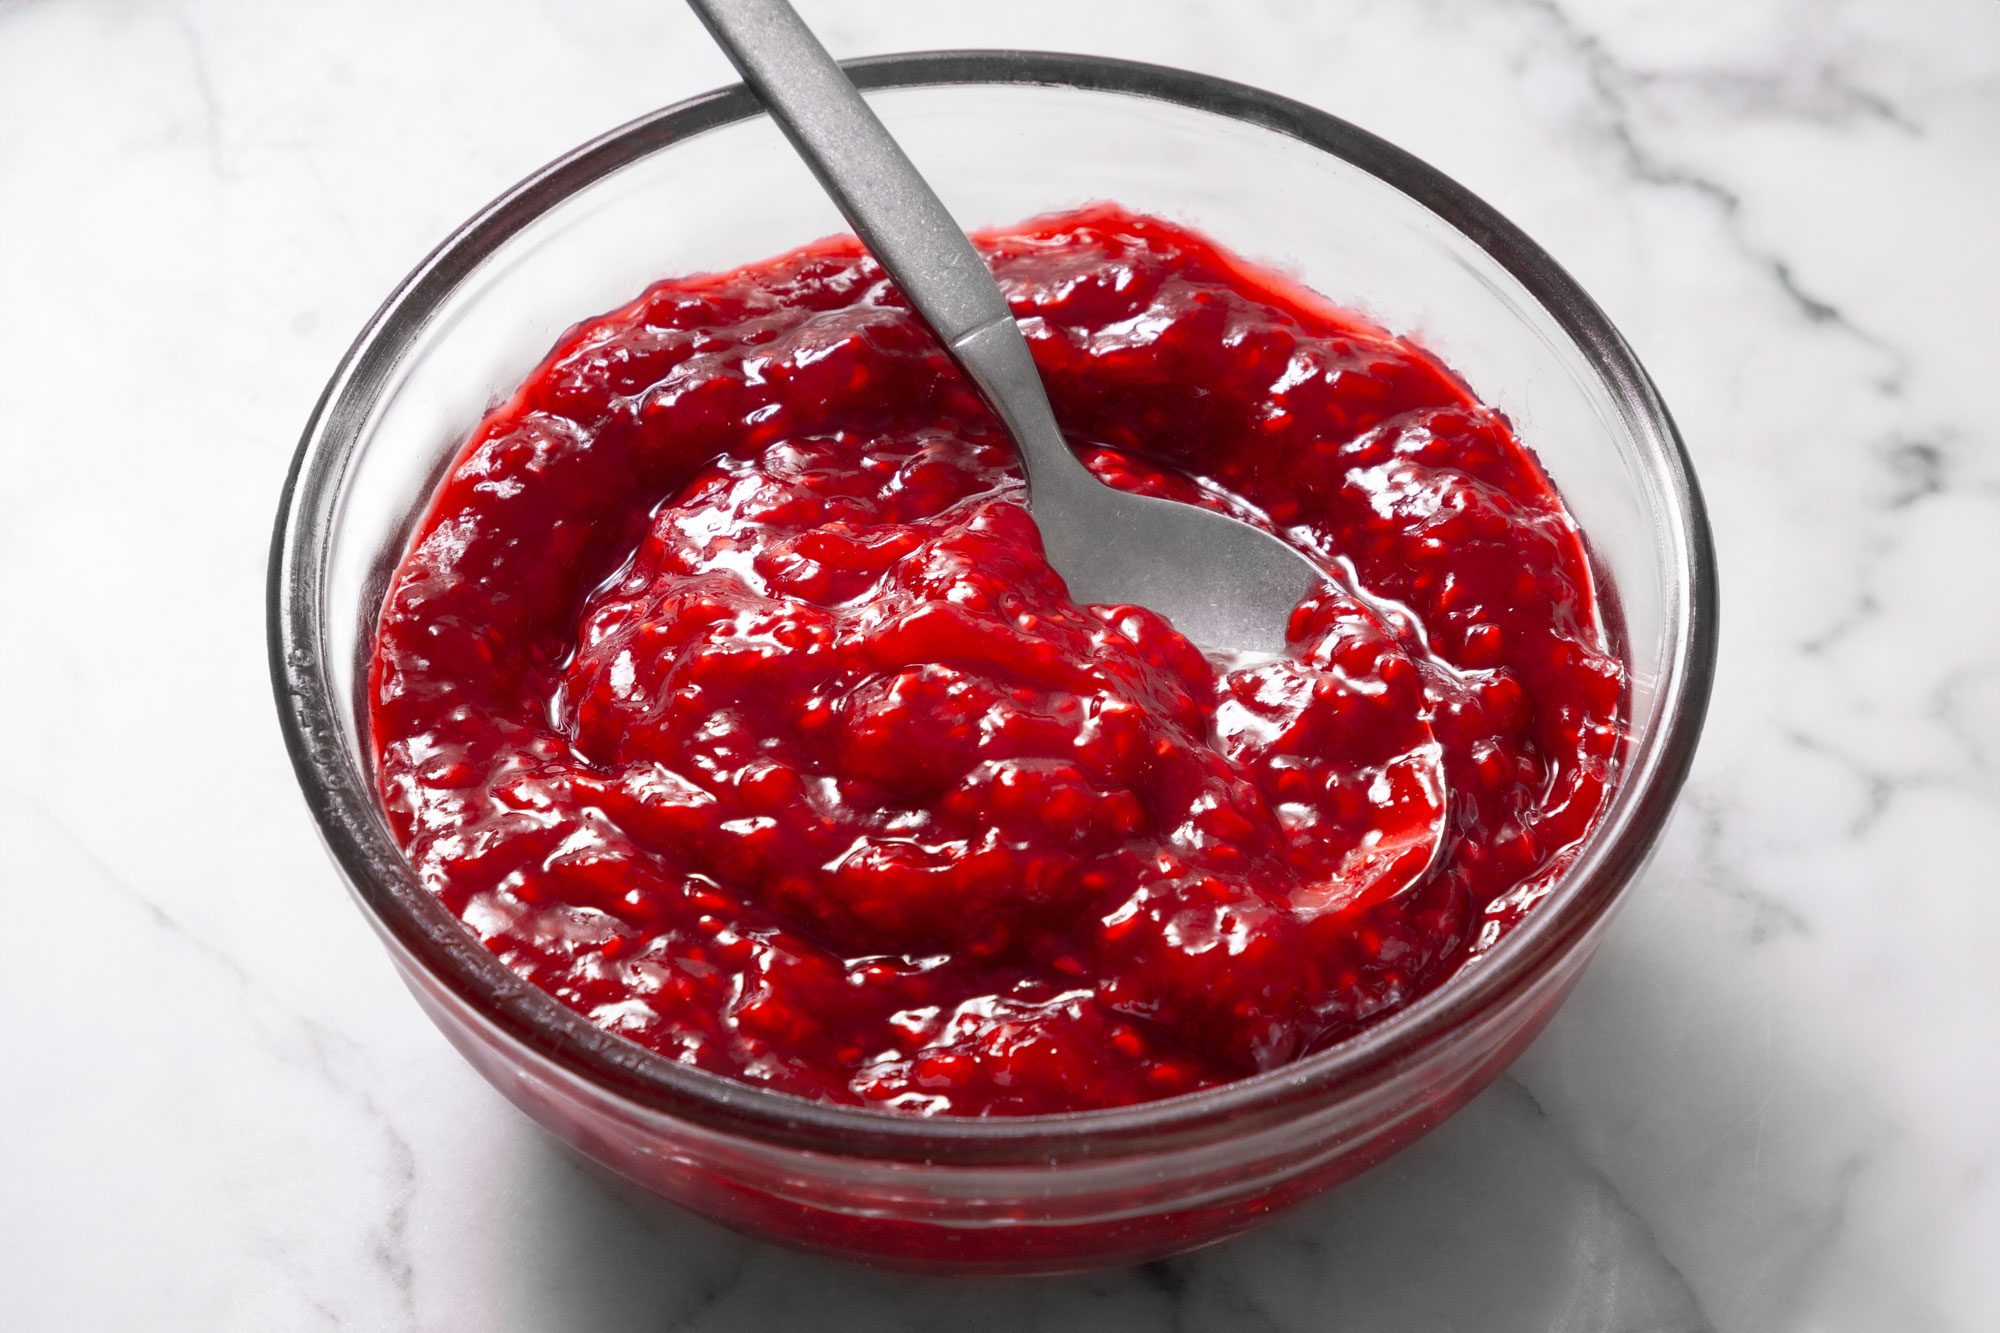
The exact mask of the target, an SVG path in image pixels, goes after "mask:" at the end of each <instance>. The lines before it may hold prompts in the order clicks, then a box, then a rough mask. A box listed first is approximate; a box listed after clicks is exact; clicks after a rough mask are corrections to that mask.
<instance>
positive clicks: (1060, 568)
mask: <svg viewBox="0 0 2000 1333" xmlns="http://www.w3.org/2000/svg"><path fill="white" fill-rule="evenodd" d="M688 3H689V4H690V6H691V7H692V8H693V9H694V11H695V13H696V14H697V15H698V16H700V18H701V21H702V22H703V23H704V24H705V25H706V26H707V28H708V31H709V34H710V35H711V36H712V37H714V38H715V41H716V44H717V45H719V46H720V47H721V48H722V49H723V51H724V52H725V53H726V54H727V55H728V56H729V59H730V61H731V62H732V63H733V64H734V65H735V66H736V68H737V69H738V70H739V71H740V72H741V73H742V75H743V78H744V81H745V82H747V83H748V84H749V85H750V87H751V88H752V89H754V90H755V91H756V93H757V95H758V96H759V97H760V98H762V99H763V101H764V105H765V106H766V107H767V108H769V110H770V112H771V116H772V118H773V119H775V120H776V121H777V122H778V125H779V127H780V128H781V129H783V130H784V132H785V137H786V138H788V139H790V140H791V142H792V146H793V147H794V148H796V149H797V150H798V153H799V156H800V157H802V158H804V159H805V162H806V165H807V166H808V167H810V168H812V172H813V175H815V176H817V177H818V178H819V182H820V184H821V185H822V186H823V187H825V189H826V192H827V193H828V194H829V195H831V196H832V197H833V201H834V203H835V204H836V205H838V206H839V208H840V211H841V212H842V213H843V214H844V215H846V218H847V221H848V223H849V224H850V225H851V226H852V227H853V228H854V230H855V233H856V234H857V235H859V236H860V237H861V240H862V242H863V243H864V244H865V245H867V247H868V249H869V251H870V253H872V254H873V255H874V256H875V258H876V260H877V261H878V262H879V263H880V264H881V265H882V267H883V268H884V269H885V270H887V271H888V273H889V276H890V277H892V278H894V279H895V280H896V285H897V286H898V287H900V288H902V291H903V294H904V295H905V296H907V297H908V298H909V300H910V304H911V305H913V306H915V307H916V309H917V313H918V314H919V315H921V316H923V318H924V321H925V322H926V323H928V324H929V325H930V327H931V330H932V331H933V332H934V333H936V334H937V336H938V338H939V340H940V341H942V342H943V343H944V345H945V347H946V348H947V349H949V350H950V352H951V354H952V356H953V357H954V358H955V359H956V360H957V362H958V364H959V365H960V366H961V367H962V368H963V369H964V370H965V373H966V374H967V375H968V376H970V377H971V379H972V382H973V383H974V384H975V385H977V386H978V388H979V391H980V393H981V394H983V395H984V396H985V398H986V401H987V403H988V405H990V406H991V407H992V409H993V411H994V413H995V414H996V415H997V416H998V417H999V418H1000V420H1001V422H1002V423H1004V424H1005V425H1006V427H1007V430H1008V432H1009V433H1010V434H1011V435H1012V436H1013V437H1014V445H1015V448H1016V449H1018V450H1019V451H1020V455H1021V463H1022V466H1023V468H1024V469H1025V470H1026V472H1027V476H1028V500H1029V508H1030V511H1031V512H1032V513H1033V514H1034V517H1035V523H1036V525H1037V526H1038V527H1040V529H1041V533H1042V547H1043V549H1044V551H1045V552H1046V553H1047V555H1048V558H1049V563H1050V564H1051V565H1053V566H1055V569H1056V572H1057V573H1059V574H1061V575H1062V576H1063V580H1064V582H1066V583H1067V584H1068V585H1069V592H1070V596H1072V597H1074V598H1075V599H1076V600H1077V601H1079V602H1086V603H1088V602H1098V603H1117V604H1123V603H1132V604H1136V605H1139V606H1144V607H1147V608H1149V609H1151V610H1153V611H1157V612H1158V613H1160V614H1161V615H1163V616H1165V617H1166V618H1167V619H1168V620H1169V621H1171V622H1172V623H1173V625H1174V627H1175V628H1177V629H1178V630H1180V632H1181V633H1183V634H1185V635H1187V637H1188V638H1190V639H1192V640H1194V641H1195V642H1196V643H1198V644H1200V645H1201V646H1202V647H1204V648H1208V649H1215V650H1221V651H1225V652H1239V653H1240V652H1258V653H1280V652H1283V651H1284V648H1285V623H1286V621H1287V620H1288V619H1289V618H1290V615H1291V611H1292V608H1293V607H1294V606H1295V605H1296V604H1297V603H1298V601H1299V599H1300V598H1302V597H1304V596H1305V595H1306V593H1307V592H1308V591H1309V590H1310V589H1312V588H1314V587H1317V586H1318V585H1319V584H1320V583H1322V582H1324V581H1325V579H1326V575H1325V574H1324V573H1323V572H1322V571H1321V570H1320V568H1319V567H1318V566H1317V565H1315V564H1314V563H1313V562H1312V561H1311V560H1310V559H1309V558H1308V557H1307V556H1306V555H1305V554H1304V553H1303V552H1301V551H1299V550H1297V549H1296V548H1294V547H1292V546H1290V545H1288V544H1286V543H1285V542H1283V541H1281V540H1279V539H1278V538H1277V537H1274V536H1272V535H1271V534H1270V533H1268V532H1265V531H1264V530H1263V529H1261V528H1257V527H1253V526H1251V525H1250V524H1248V523H1245V522H1243V521H1241V520H1239V519H1235V518H1230V517H1228V516H1227V515H1224V514H1219V513H1216V512H1214V511H1213V510H1209V509H1202V508H1198V507H1196V506H1194V505H1188V504H1180V503H1178V502H1175V501H1172V500H1159V499H1154V498H1151V497H1149V496H1140V495H1130V494H1127V493H1125V492H1123V491H1118V490H1114V489H1112V488H1111V487H1109V486H1106V485H1105V484H1104V483H1102V482H1100V481H1098V480H1097V478H1096V477H1095V476H1093V475H1092V474H1091V472H1090V470H1089V469H1088V468H1086V467H1085V466H1084V465H1083V464H1082V463H1080V462H1078V461H1077V458H1076V456H1075V455H1074V454H1072V453H1071V452H1070V451H1069V446H1068V445H1067V444H1066V443H1065V442H1064V440H1063V435H1062V430H1061V429H1060V428H1059V427H1058V426H1057V425H1056V419H1055V415H1054V413H1052V412H1051V411H1050V410H1049V400H1048V395H1047V393H1046V392H1045V391H1044V390H1043V387H1042V379H1041V375H1040V374H1039V373H1038V372H1037V371H1036V369H1035V363H1034V360H1033V358H1032V357H1031V356H1030V355H1029V353H1028V344H1027V342H1026V340H1025V339H1023V338H1022V336H1021V330H1020V328H1019V326H1018V325H1016V324H1015V323H1014V316H1013V314H1012V313H1011V312H1010V311H1009V310H1008V308H1007V299H1006V297H1004V296H1003V295H1001V293H1000V288H999V286H998V284H996V283H995V282H994V281H993V275H992V274H991V273H989V272H988V271H987V269H986V264H985V262H984V261H983V260H981V259H980V257H979V255H978V253H977V252H976V251H974V250H973V248H972V243H971V242H970V241H968V240H966V238H965V233H964V232H963V231H962V230H960V228H959V226H958V223H957V222H955V221H953V220H952V216H951V214H950V213H949V212H948V211H946V209H945V206H944V204H943V202H942V201H940V200H939V199H938V197H937V194H936V192H935V191H933V190H932V189H931V187H930V185H929V184H928V183H927V182H926V181H925V180H924V178H923V177H922V176H921V175H919V174H918V173H917V169H916V167H915V166H913V165H911V162H910V159H909V158H908V157H906V156H905V155H904V153H903V150H902V149H901V148H900V147H899V146H897V143H896V141H895V140H894V139H893V138H891V137H890V136H889V131H888V130H887V129H885V128H884V127H883V125H882V122H881V121H880V120H878V119H877V118H876V116H875V113H874V112H873V111H871V110H869V109H868V104H867V103H866V102H864V101H862V100H861V94H860V93H859V92H857V91H856V90H855V87H854V85H853V84H852V83H851V82H849V81H848V78H847V75H846V74H845V73H843V72H842V71H841V68H840V66H839V65H837V64H835V63H834V61H833V58H832V57H831V56H829V55H828V54H827V53H826V48H825V47H823V46H821V45H820V43H819V39H818V38H816V37H814V36H813V34H812V30H811V29H810V28H808V27H806V25H805V21H804V20H802V19H801V18H800V17H799V16H798V13H797V11H795V10H794V9H793V8H792V7H791V5H789V4H788V3H786V0H688Z"/></svg>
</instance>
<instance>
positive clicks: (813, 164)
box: [688, 0, 1095, 498]
mask: <svg viewBox="0 0 2000 1333" xmlns="http://www.w3.org/2000/svg"><path fill="white" fill-rule="evenodd" d="M688 5H689V7H690V8H692V9H693V10H694V12H695V14H696V15H697V16H698V17H699V18H700V19H701V21H702V23H703V24H704V25H705V26H706V27H707V28H708V31H709V35H710V36H711V37H713V38H714V39H715V42H716V45H718V46H720V47H721V48H722V50H723V52H724V54H726V55H727V56H728V57H729V59H730V62H731V63H732V64H734V65H735V66H736V68H737V70H738V72H739V73H741V74H742V75H743V79H744V81H745V82H746V83H748V84H749V85H750V87H751V88H752V90H754V91H755V92H756V94H757V96H758V97H759V98H761V99H762V100H763V102H764V105H765V107H766V108H767V109H768V110H769V111H770V113H771V117H772V119H774V120H776V121H777V122H778V127H779V128H780V129H782V130H783V131H784V132H785V137H786V138H787V139H789V140H791V143H792V147H793V148H795V149H797V150H798V154H799V156H800V157H802V158H804V159H805V163H806V165H807V166H808V167H810V168H811V169H812V173H813V175H815V176H817V177H818V178H819V182H820V184H821V185H822V186H823V187H825V189H826V192H827V194H828V195H830V196H832V198H833V202H834V203H835V205H837V206H838V207H839V209H840V211H841V213H842V214H843V215H844V216H845V217H846V218H847V221H848V224H849V225H850V226H852V227H853V228H854V230H855V233H856V234H857V235H859V236H860V237H861V240H862V242H863V243H864V244H865V245H867V247H868V251H869V253H870V254H872V255H874V256H875V259H876V261H877V262H878V263H880V264H881V265H882V267H883V268H884V269H885V270H887V272H888V274H889V276H890V277H892V278H894V279H895V280H896V285H897V286H898V287H900V288H901V289H902V291H903V294H904V295H905V296H906V297H908V298H909V300H910V304H911V305H913V306H915V307H916V309H917V313H918V314H920V315H922V316H923V318H924V321H925V322H926V323H928V324H929V325H930V327H931V330H932V331H933V332H934V333H936V334H937V336H938V339H939V340H940V341H941V342H943V343H944V345H945V347H946V349H947V350H949V351H950V352H951V354H952V357H953V358H954V359H955V360H957V362H958V364H959V366H960V367H961V368H963V369H964V371H965V373H966V374H967V375H968V376H970V377H971V379H972V382H973V383H974V384H975V385H977V386H978V387H979V391H980V393H981V394H982V395H984V397H985V399H986V401H987V403H988V405H989V406H991V407H992V408H993V410H994V412H995V413H997V414H998V415H999V417H1000V419H1001V421H1002V422H1003V423H1004V424H1005V425H1006V427H1007V429H1008V431H1009V432H1010V433H1011V434H1012V435H1013V437H1014V443H1015V446H1016V448H1018V449H1019V450H1020V453H1021V460H1022V463H1023V465H1024V466H1025V467H1026V469H1027V471H1028V481H1029V485H1030V487H1031V488H1032V491H1033V494H1034V495H1035V496H1036V497H1037V498H1040V497H1041V496H1042V495H1043V493H1044V492H1047V491H1049V490H1050V489H1052V488H1059V487H1063V486H1065V485H1068V486H1074V485H1075V484H1076V483H1077V482H1080V481H1087V482H1090V483H1091V484H1095V479H1094V478H1092V477H1091V476H1090V474H1089V472H1088V470H1087V469H1085V468H1084V466H1083V465H1082V464H1081V463H1079V462H1077V460H1076V457H1075V456H1074V455H1073V454H1071V453H1070V451H1069V446H1068V445H1067V444H1065V443H1064V441H1063V437H1062V432H1061V430H1060V429H1059V428H1058V427H1057V425H1056V421H1055V415H1054V413H1052V412H1051V411H1050V410H1049V400H1048V394H1047V393H1046V391H1045V390H1044V389H1043V387H1042V379H1041V375H1040V373H1039V372H1037V371H1036V369H1035V362H1034V358H1033V357H1031V356H1030V355H1029V353H1028V344H1027V341H1026V340H1025V339H1023V338H1022V337H1021V330H1020V326H1019V325H1017V324H1015V322H1014V316H1013V314H1012V312H1011V311H1009V310H1008V308H1007V298H1006V297H1005V296H1003V295H1002V294H1001V292H1000V288H999V285H998V284H997V283H995V282H994V281H993V275H992V274H991V273H990V272H988V271H987V268H986V262H985V261H984V260H982V259H981V258H980V257H979V254H978V252H977V251H976V250H974V249H973V248H972V242H970V241H968V240H967V239H966V238H965V233H964V232H963V231H962V230H960V228H959V225H958V223H957V222H956V221H955V220H954V219H953V218H952V216H951V213H950V212H949V210H947V209H946V208H945V206H944V201H943V200H941V199H939V198H938V197H937V192H936V191H935V190H933V189H931V187H930V183H929V182H928V181H926V180H925V179H924V178H923V176H922V175H920V174H919V173H918V171H917V169H916V167H915V166H914V165H912V164H911V162H910V159H909V157H908V156H906V155H905V154H904V152H903V150H902V147H901V146H900V145H899V144H897V142H896V141H895V139H893V138H891V137H890V135H889V131H888V130H887V129H886V128H884V126H883V124H882V122H881V121H880V120H879V119H878V118H877V117H876V115H875V113H874V112H873V111H871V110H870V109H869V107H868V104H867V103H866V102H865V101H863V100H862V98H861V94H860V93H859V92H858V91H856V89H855V87H854V84H853V83H852V82H850V81H849V80H848V77H847V75H846V74H845V73H844V72H843V71H842V70H841V68H840V66H839V65H837V64H835V63H834V60H833V57H832V56H830V55H828V54H827V53H826V48H825V47H823V46H821V45H820V43H819V39H818V38H817V37H815V36H813V33H812V29H810V28H808V27H807V26H806V25H805V20H803V19H801V18H800V17H799V15H798V12H797V11H796V10H794V9H793V8H792V7H791V5H790V4H788V3H786V0H688Z"/></svg>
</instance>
